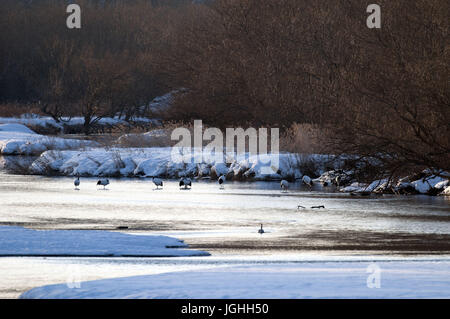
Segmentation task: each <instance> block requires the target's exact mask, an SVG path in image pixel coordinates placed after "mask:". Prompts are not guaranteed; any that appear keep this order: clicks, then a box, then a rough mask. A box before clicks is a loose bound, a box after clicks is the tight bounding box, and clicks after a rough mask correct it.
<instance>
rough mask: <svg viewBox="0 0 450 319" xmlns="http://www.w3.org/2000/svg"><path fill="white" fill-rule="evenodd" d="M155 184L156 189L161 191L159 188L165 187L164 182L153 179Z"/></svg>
mask: <svg viewBox="0 0 450 319" xmlns="http://www.w3.org/2000/svg"><path fill="white" fill-rule="evenodd" d="M153 184H155V185H156V189H159V187H160V186H161V187H163V181H162V179H160V178H155V177H153Z"/></svg>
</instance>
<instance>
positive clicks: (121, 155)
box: [0, 124, 450, 195]
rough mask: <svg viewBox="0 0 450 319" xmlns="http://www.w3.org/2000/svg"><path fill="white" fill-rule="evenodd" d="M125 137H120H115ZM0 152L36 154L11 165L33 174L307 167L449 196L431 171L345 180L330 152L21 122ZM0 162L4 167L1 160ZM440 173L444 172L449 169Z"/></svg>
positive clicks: (1, 140) (238, 174) (247, 176)
mask: <svg viewBox="0 0 450 319" xmlns="http://www.w3.org/2000/svg"><path fill="white" fill-rule="evenodd" d="M150 133H151V134H150ZM150 133H145V134H141V136H142V138H144V137H145V138H147V139H152V138H158V136H159V135H158V134H159V131H156V133H158V134H153V132H150ZM127 136H128V135H124V136H122V137H121V138H119V139H118V141H119V142H120V141H121V139H122V138H125V137H127ZM119 144H120V143H119ZM0 154H3V155H28V156H33V155H34V156H38V157H37V158H36V159H33V161H31V163H27V162H26V161H21V158H20V156H18V157H19V159H18V160H17V162H18V163H17V164H18V165H16V166H18V167H19V168H20V170H21V171H23V172H27V173H28V174H35V175H50V176H51V175H57V176H76V175H79V176H84V177H97V176H98V177H161V178H166V179H175V178H180V177H185V176H189V177H193V178H217V177H218V176H221V175H225V176H226V178H227V179H229V180H256V181H258V180H261V181H271V180H278V181H279V180H281V179H287V180H291V181H292V180H299V179H301V178H302V177H303V176H304V170H305V169H307V170H309V171H310V173H312V174H314V176H319V177H318V178H316V179H315V180H313V181H314V182H315V183H316V185H328V186H330V185H332V184H335V178H341V179H342V181H344V180H345V184H343V185H342V186H343V187H340V188H339V190H340V191H342V192H348V193H355V194H364V193H383V192H386V191H388V192H393V193H400V194H413V193H416V194H429V195H437V194H442V195H450V182H449V178H443V177H438V176H435V175H433V174H431V173H424V174H423V176H421V177H416V178H412V179H411V178H404V179H403V180H402V181H400V182H399V183H396V184H392V183H390V182H388V181H387V180H379V181H374V182H372V183H368V184H364V183H359V182H358V181H355V180H354V179H352V178H351V177H350V179H348V177H349V175H348V174H347V173H348V172H344V171H342V170H338V167H336V166H339V165H338V164H337V163H333V161H332V159H333V156H331V155H323V154H294V153H279V154H262V155H261V154H260V155H252V154H249V153H245V154H238V155H235V154H229V153H224V154H221V155H220V156H216V154H215V153H213V152H209V151H205V150H202V149H188V150H186V149H182V148H173V147H148V148H130V147H128V148H126V147H124V148H121V147H100V145H99V144H98V143H96V142H93V141H83V140H74V139H63V138H58V137H47V136H43V135H39V134H36V133H34V132H33V131H31V130H30V129H28V128H27V127H26V126H24V125H21V124H0ZM2 165H3V166H4V167H5V166H7V165H6V164H5V163H3V164H2ZM12 166H14V163H13V165H12ZM330 166H332V167H330ZM306 167H308V168H306ZM330 169H334V170H331V171H330ZM311 170H312V171H313V172H311ZM351 174H352V173H351V172H350V175H351ZM446 176H449V177H450V174H448V173H447V175H446Z"/></svg>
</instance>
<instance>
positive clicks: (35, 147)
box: [0, 124, 98, 155]
mask: <svg viewBox="0 0 450 319" xmlns="http://www.w3.org/2000/svg"><path fill="white" fill-rule="evenodd" d="M92 146H98V143H96V142H93V141H83V140H75V139H64V138H59V137H48V136H44V135H40V134H36V133H35V132H33V131H32V130H30V129H29V128H27V127H26V126H24V125H22V124H0V154H1V155H39V154H41V153H42V152H45V151H47V150H54V149H57V150H67V149H78V148H82V147H92Z"/></svg>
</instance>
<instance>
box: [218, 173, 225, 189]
mask: <svg viewBox="0 0 450 319" xmlns="http://www.w3.org/2000/svg"><path fill="white" fill-rule="evenodd" d="M226 180H227V178H226V177H225V175H222V176H220V177H219V179H218V180H217V182H218V183H219V185H220V188H221V189H223V184H225V181H226Z"/></svg>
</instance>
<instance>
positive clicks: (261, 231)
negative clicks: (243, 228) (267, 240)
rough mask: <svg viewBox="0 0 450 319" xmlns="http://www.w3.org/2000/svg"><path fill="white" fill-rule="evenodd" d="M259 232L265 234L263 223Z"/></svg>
mask: <svg viewBox="0 0 450 319" xmlns="http://www.w3.org/2000/svg"><path fill="white" fill-rule="evenodd" d="M258 233H259V234H261V235H262V234H264V229H263V224H261V228H260V229H258Z"/></svg>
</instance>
